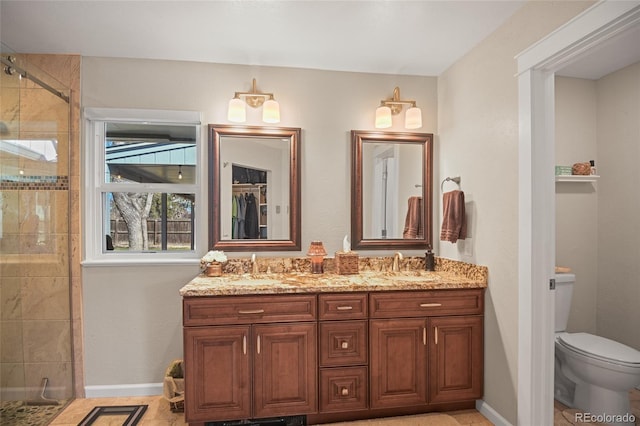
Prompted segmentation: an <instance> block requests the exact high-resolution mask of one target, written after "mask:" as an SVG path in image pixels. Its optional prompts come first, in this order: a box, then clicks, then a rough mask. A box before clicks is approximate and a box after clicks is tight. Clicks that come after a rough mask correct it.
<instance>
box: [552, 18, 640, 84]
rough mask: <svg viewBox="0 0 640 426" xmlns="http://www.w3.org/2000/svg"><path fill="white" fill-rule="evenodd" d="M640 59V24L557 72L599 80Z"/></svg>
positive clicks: (592, 49) (601, 44) (563, 74)
mask: <svg viewBox="0 0 640 426" xmlns="http://www.w3.org/2000/svg"><path fill="white" fill-rule="evenodd" d="M638 61H640V25H636V26H635V27H632V28H630V29H628V30H626V31H624V32H622V33H620V34H618V35H617V36H615V37H612V38H611V39H609V40H606V41H604V42H602V43H600V44H599V45H598V46H596V47H593V48H591V49H589V51H587V52H585V53H584V54H583V55H581V56H579V57H577V58H576V59H575V60H574V61H573V62H571V63H570V64H568V65H566V66H565V67H563V69H561V70H559V71H558V72H557V73H556V74H558V75H561V76H566V77H576V78H588V79H591V80H597V79H599V78H601V77H604V76H605V75H607V74H610V73H612V72H614V71H617V70H619V69H622V68H624V67H626V66H628V65H631V64H635V63H636V62H638Z"/></svg>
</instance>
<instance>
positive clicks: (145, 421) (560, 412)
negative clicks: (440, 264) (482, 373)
mask: <svg viewBox="0 0 640 426" xmlns="http://www.w3.org/2000/svg"><path fill="white" fill-rule="evenodd" d="M629 399H630V401H631V412H632V413H633V414H634V416H635V418H636V420H635V423H636V426H640V390H637V389H635V390H632V391H630V392H629ZM138 404H147V405H148V406H149V407H148V408H147V411H146V412H145V415H144V417H143V418H142V420H141V421H140V423H139V425H141V426H185V425H186V424H187V423H185V421H184V416H183V414H182V413H173V412H171V410H170V409H169V404H168V403H167V402H166V401H165V400H164V399H163V398H162V397H159V396H154V397H131V398H89V399H76V400H74V401H73V402H71V403H70V404H69V406H67V407H66V408H65V410H64V411H63V412H62V413H61V414H60V415H59V416H58V417H56V418H55V419H54V420H53V421H52V422H51V423H50V425H51V426H76V425H77V424H78V423H79V422H80V421H81V420H82V419H83V418H84V417H85V416H86V415H87V414H88V413H89V412H90V411H91V410H92V409H93V407H96V406H102V405H105V406H109V405H138ZM576 413H577V410H575V409H571V408H567V407H566V406H564V405H562V404H561V403H559V402H557V401H556V402H555V406H554V422H553V423H554V426H574V425H579V424H580V423H579V422H577V421H576ZM447 414H449V415H450V416H451V417H453V418H454V419H455V420H456V421H457V422H458V423H459V424H460V425H461V426H490V425H492V423H491V422H489V420H487V419H486V418H485V417H484V416H482V414H480V413H479V412H478V411H476V410H462V411H454V412H450V413H447ZM111 420H113V421H114V422H109V421H108V419H104V421H103V420H102V418H101V421H100V423H99V424H100V426H120V425H121V424H122V421H121V420H120V422H119V423H118V422H117V419H116V418H113V419H111ZM590 425H591V426H603V425H602V424H600V423H590ZM434 426H437V425H434Z"/></svg>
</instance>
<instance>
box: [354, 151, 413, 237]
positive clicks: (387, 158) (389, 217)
mask: <svg viewBox="0 0 640 426" xmlns="http://www.w3.org/2000/svg"><path fill="white" fill-rule="evenodd" d="M422 149H423V148H422V146H421V145H419V144H396V143H386V142H384V143H377V142H368V141H367V143H365V144H363V150H362V157H363V159H362V177H363V179H362V185H363V188H362V205H363V217H362V219H363V237H364V238H365V239H402V238H417V237H418V234H417V233H414V234H412V236H411V237H408V236H407V234H406V233H404V230H405V227H406V225H407V220H408V219H407V218H408V216H409V209H410V203H409V200H410V199H412V198H414V199H415V198H417V199H420V200H421V199H422V197H423V188H422V185H421V183H422V179H423V176H422V173H423V171H422V157H423V152H422ZM420 208H423V207H422V203H420ZM422 216H423V215H422V213H418V214H417V215H416V217H418V218H421V217H422ZM420 238H422V235H420Z"/></svg>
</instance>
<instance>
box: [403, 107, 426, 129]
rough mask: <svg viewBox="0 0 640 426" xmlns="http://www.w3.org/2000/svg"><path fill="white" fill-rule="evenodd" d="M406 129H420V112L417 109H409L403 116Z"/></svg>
mask: <svg viewBox="0 0 640 426" xmlns="http://www.w3.org/2000/svg"><path fill="white" fill-rule="evenodd" d="M404 127H405V128H406V129H419V128H420V127H422V111H420V108H418V107H412V108H409V109H408V110H407V112H406V114H405V116H404Z"/></svg>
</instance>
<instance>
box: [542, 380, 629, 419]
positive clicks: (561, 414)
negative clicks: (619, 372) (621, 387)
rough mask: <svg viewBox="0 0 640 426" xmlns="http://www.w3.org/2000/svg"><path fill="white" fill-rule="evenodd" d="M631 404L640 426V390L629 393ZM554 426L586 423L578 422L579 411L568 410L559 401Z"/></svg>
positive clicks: (555, 406) (555, 408)
mask: <svg viewBox="0 0 640 426" xmlns="http://www.w3.org/2000/svg"><path fill="white" fill-rule="evenodd" d="M629 402H631V413H632V414H633V415H634V416H635V419H636V420H635V423H636V426H640V390H638V389H634V390H632V391H629ZM553 411H554V416H553V425H554V426H575V425H584V424H585V423H584V422H580V421H577V420H576V413H578V412H579V411H578V410H576V409H573V408H568V407H566V406H565V405H563V404H561V403H560V402H558V401H555V403H554V410H553ZM588 424H589V426H606V425H605V424H603V423H597V422H593V423H588Z"/></svg>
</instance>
